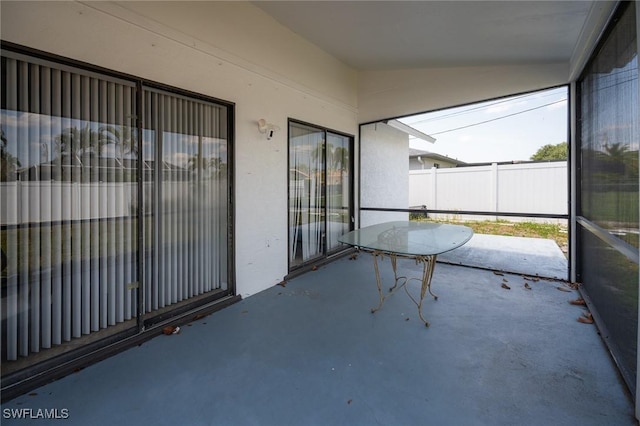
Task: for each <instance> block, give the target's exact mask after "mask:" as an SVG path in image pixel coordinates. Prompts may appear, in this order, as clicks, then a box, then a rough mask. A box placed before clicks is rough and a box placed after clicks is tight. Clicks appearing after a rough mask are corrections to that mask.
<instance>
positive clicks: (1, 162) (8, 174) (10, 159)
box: [0, 128, 22, 182]
mask: <svg viewBox="0 0 640 426" xmlns="http://www.w3.org/2000/svg"><path fill="white" fill-rule="evenodd" d="M0 141H1V143H0V181H1V182H7V181H13V180H15V176H16V174H15V173H16V169H17V168H18V167H21V166H22V164H20V160H18V158H17V157H14V156H13V155H12V154H11V153H10V152H9V150H8V145H9V142H8V140H7V136H6V135H5V133H4V129H2V128H0Z"/></svg>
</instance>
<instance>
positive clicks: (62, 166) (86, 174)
mask: <svg viewBox="0 0 640 426" xmlns="http://www.w3.org/2000/svg"><path fill="white" fill-rule="evenodd" d="M1 77H2V88H1V89H2V97H1V98H2V109H1V110H0V126H1V129H2V146H1V147H2V157H1V160H2V161H1V162H0V232H1V235H0V236H1V238H0V242H1V244H2V254H3V257H2V271H1V275H0V278H1V279H2V286H3V287H5V288H6V292H3V295H2V304H1V305H0V306H1V309H2V312H1V313H2V361H3V374H4V372H5V366H6V365H7V364H5V362H8V361H16V360H21V359H25V358H28V357H29V355H31V354H33V353H37V352H41V351H45V350H46V349H50V348H55V347H56V346H59V345H64V344H65V343H67V342H71V341H73V340H74V339H79V338H82V337H83V336H87V335H90V334H93V333H101V334H100V336H104V335H108V334H110V333H111V332H112V330H118V331H119V330H122V329H126V328H127V327H129V326H130V327H135V326H136V324H137V322H136V321H135V319H137V318H138V316H139V315H143V314H144V313H149V315H151V316H152V315H153V314H154V312H156V311H158V310H160V309H163V308H165V309H166V308H174V307H176V306H179V304H180V302H185V301H191V300H193V299H194V298H197V297H198V296H204V295H207V293H213V292H216V291H219V290H227V289H228V282H227V281H228V276H227V274H228V272H227V270H228V269H227V259H228V253H227V247H228V240H229V235H228V227H227V225H228V224H227V220H228V213H229V211H228V206H229V200H228V184H229V183H228V172H227V170H228V161H229V158H228V140H227V131H228V129H227V107H225V106H221V105H217V104H215V103H211V102H207V101H204V100H198V99H194V98H188V97H184V96H180V95H177V94H172V93H168V92H164V91H161V90H155V89H151V88H146V87H145V88H143V92H142V100H143V105H142V106H141V110H142V111H143V117H142V118H143V122H144V124H143V127H142V135H143V140H142V141H141V142H142V143H141V145H140V146H142V151H141V152H139V145H138V127H137V126H138V125H140V122H139V121H137V120H136V111H137V108H136V99H137V96H136V94H137V92H136V91H137V88H136V86H135V84H133V83H130V82H126V81H122V80H118V79H113V78H108V77H103V76H100V75H98V74H93V73H89V72H84V71H78V70H75V69H73V68H70V67H65V66H61V65H57V64H53V63H49V62H45V61H39V60H35V59H32V58H29V57H27V56H23V55H20V54H14V53H9V52H7V53H5V52H3V57H2V76H1ZM139 167H140V169H141V170H142V171H143V173H142V175H139V174H138V168H139ZM140 180H141V181H142V182H141V183H142V188H143V193H142V194H141V195H142V196H141V197H138V184H139V181H140ZM139 198H140V200H141V201H142V204H139ZM139 215H140V217H143V223H142V224H141V225H140V226H141V227H142V229H141V230H142V232H143V235H144V247H138V232H139V230H140V229H139V224H138V217H139ZM139 256H143V258H142V262H143V264H144V267H145V271H146V273H145V280H144V282H143V283H140V284H141V285H142V291H141V293H140V295H141V296H143V297H144V298H143V300H142V302H143V303H142V306H143V307H144V309H143V311H142V312H138V310H137V306H138V305H137V303H138V300H137V297H138V290H137V285H136V284H138V279H139V278H138V259H139ZM127 321H131V322H130V324H129V325H125V326H124V327H114V326H117V325H120V324H122V323H126V322H127ZM80 342H82V341H80ZM76 344H77V343H76ZM80 344H82V343H80ZM43 359H46V357H45V358H43Z"/></svg>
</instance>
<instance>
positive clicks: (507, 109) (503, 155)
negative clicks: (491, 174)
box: [400, 87, 568, 163]
mask: <svg viewBox="0 0 640 426" xmlns="http://www.w3.org/2000/svg"><path fill="white" fill-rule="evenodd" d="M400 121H402V122H403V123H405V124H408V125H410V126H411V127H414V128H416V129H418V130H420V131H421V132H423V133H426V134H428V135H430V136H432V137H434V138H435V139H436V142H435V143H433V144H432V143H429V142H426V141H422V140H420V139H415V138H411V139H410V140H409V144H410V146H411V148H415V149H420V150H424V151H430V152H435V153H437V154H441V155H446V156H447V157H450V158H455V159H458V160H461V161H464V162H467V163H484V162H501V161H528V160H530V159H531V156H532V155H533V154H535V153H536V151H537V150H538V149H539V148H540V147H542V146H544V145H548V144H551V145H556V144H558V143H560V142H566V141H567V126H568V123H567V88H566V87H560V88H555V89H549V90H545V91H541V92H535V93H529V94H525V95H518V96H513V97H509V98H502V99H496V100H493V101H487V102H482V103H477V104H473V105H467V106H464V107H459V108H450V109H446V110H441V111H437V112H432V113H426V114H419V115H414V116H411V117H405V118H402V119H400Z"/></svg>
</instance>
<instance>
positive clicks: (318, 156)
mask: <svg viewBox="0 0 640 426" xmlns="http://www.w3.org/2000/svg"><path fill="white" fill-rule="evenodd" d="M289 135H290V141H289V204H290V205H289V227H290V229H289V263H290V264H291V265H296V264H300V263H303V262H305V261H307V260H309V259H313V258H315V257H318V256H321V255H322V254H323V247H324V238H323V235H324V232H325V226H324V222H325V217H324V210H325V202H324V196H325V194H324V185H325V178H324V175H325V169H324V159H325V140H324V136H325V132H324V131H323V130H321V129H316V128H313V127H310V126H305V125H302V124H298V123H291V124H290V126H289Z"/></svg>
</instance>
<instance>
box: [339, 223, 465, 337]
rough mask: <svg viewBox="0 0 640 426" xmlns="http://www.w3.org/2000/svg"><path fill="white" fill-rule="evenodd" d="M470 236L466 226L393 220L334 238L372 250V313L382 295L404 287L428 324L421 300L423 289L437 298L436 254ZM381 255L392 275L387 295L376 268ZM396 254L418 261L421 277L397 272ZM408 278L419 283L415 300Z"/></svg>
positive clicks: (449, 249) (379, 306)
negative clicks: (374, 286) (375, 294)
mask: <svg viewBox="0 0 640 426" xmlns="http://www.w3.org/2000/svg"><path fill="white" fill-rule="evenodd" d="M472 236H473V231H472V230H471V228H469V227H467V226H461V225H448V224H437V223H427V222H411V221H396V222H386V223H380V224H377V225H372V226H367V227H364V228H360V229H356V230H355V231H351V232H349V233H347V234H344V235H342V236H341V237H339V238H338V241H340V242H341V243H343V244H348V245H350V246H353V247H356V248H358V249H360V250H364V251H368V252H371V253H372V254H373V267H374V270H375V275H376V284H377V286H378V295H379V296H380V302H379V304H378V306H377V307H376V308H372V309H371V312H372V313H374V312H376V311H378V310H379V309H380V308H382V305H383V303H384V301H385V299H386V297H389V296H390V295H391V294H393V293H394V292H395V291H396V290H398V289H400V288H403V287H404V289H405V291H406V293H407V295H408V296H409V297H410V298H411V300H412V301H413V303H415V304H416V306H417V307H418V315H419V316H420V319H421V320H422V321H423V322H424V324H425V325H426V326H427V327H429V322H428V321H427V320H425V319H424V317H423V316H422V301H423V300H424V297H425V295H426V292H427V291H429V294H431V296H433V298H434V299H435V300H438V296H436V295H435V294H433V292H432V291H431V279H432V277H433V271H434V269H435V266H436V257H437V256H438V255H439V254H442V253H446V252H448V251H451V250H453V249H456V248H458V247H460V246H462V245H464V244H465V243H466V242H467V241H469V240H470V239H471V237H472ZM384 256H389V258H390V259H391V267H392V268H393V275H394V278H395V283H394V285H393V286H392V287H391V288H390V289H389V294H388V295H387V296H385V294H384V293H383V291H382V281H381V279H380V271H379V269H378V258H380V260H382V259H383V258H384ZM399 257H401V258H411V259H415V261H416V263H417V264H422V265H423V269H422V277H420V278H408V277H405V276H398V268H397V259H398V258H399ZM411 280H416V281H420V283H421V286H420V299H419V300H416V299H415V298H414V297H413V296H412V295H411V293H409V291H408V290H407V287H406V284H407V283H408V282H409V281H411Z"/></svg>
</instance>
